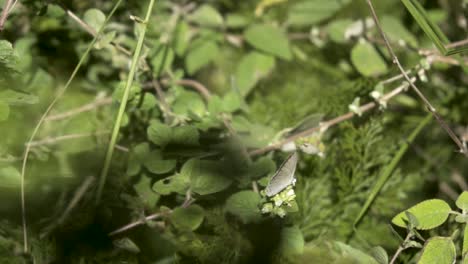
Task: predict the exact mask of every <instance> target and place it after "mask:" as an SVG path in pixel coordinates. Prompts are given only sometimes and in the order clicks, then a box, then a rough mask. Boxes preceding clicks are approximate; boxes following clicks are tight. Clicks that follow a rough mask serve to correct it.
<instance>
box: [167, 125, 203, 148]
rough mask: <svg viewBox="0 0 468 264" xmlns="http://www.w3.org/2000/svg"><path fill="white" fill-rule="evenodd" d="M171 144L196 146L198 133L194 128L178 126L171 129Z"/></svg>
mask: <svg viewBox="0 0 468 264" xmlns="http://www.w3.org/2000/svg"><path fill="white" fill-rule="evenodd" d="M172 130H173V131H172V143H175V144H178V145H184V146H197V145H198V144H199V143H198V140H199V137H200V133H199V132H198V129H197V128H196V127H194V126H189V125H187V126H179V127H174V128H173V129H172Z"/></svg>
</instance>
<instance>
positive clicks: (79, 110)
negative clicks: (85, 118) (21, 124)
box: [45, 97, 112, 121]
mask: <svg viewBox="0 0 468 264" xmlns="http://www.w3.org/2000/svg"><path fill="white" fill-rule="evenodd" d="M111 103H112V98H110V97H105V98H98V99H96V100H95V101H94V102H92V103H89V104H85V105H83V106H80V107H78V108H75V109H71V110H69V111H67V112H65V113H60V114H56V115H51V116H48V117H47V118H46V119H45V121H57V120H62V119H66V118H69V117H71V116H74V115H77V114H80V113H83V112H88V111H91V110H93V109H95V108H98V107H100V106H104V105H109V104H111Z"/></svg>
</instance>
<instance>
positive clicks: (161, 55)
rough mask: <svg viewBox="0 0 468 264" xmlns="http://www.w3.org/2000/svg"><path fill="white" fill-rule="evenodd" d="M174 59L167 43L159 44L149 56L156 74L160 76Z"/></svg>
mask: <svg viewBox="0 0 468 264" xmlns="http://www.w3.org/2000/svg"><path fill="white" fill-rule="evenodd" d="M173 61H174V51H173V50H172V48H171V47H169V46H167V45H161V46H159V48H158V49H157V51H156V53H155V54H154V55H153V57H152V58H151V65H152V66H153V71H154V73H155V74H156V76H160V75H161V74H163V73H164V72H166V71H167V70H169V69H170V67H171V65H172V62H173Z"/></svg>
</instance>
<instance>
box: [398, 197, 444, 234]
mask: <svg viewBox="0 0 468 264" xmlns="http://www.w3.org/2000/svg"><path fill="white" fill-rule="evenodd" d="M451 210H452V209H451V208H450V206H449V205H448V204H447V203H446V202H445V201H443V200H440V199H431V200H426V201H423V202H421V203H419V204H417V205H415V206H413V207H411V208H409V209H408V210H407V211H409V212H410V213H411V214H413V215H414V216H415V217H416V219H417V220H418V223H417V226H415V228H416V229H420V230H427V229H432V228H435V227H438V226H440V225H442V224H443V223H444V222H445V221H446V220H447V218H448V216H449V214H450V211H451ZM407 222H408V217H407V215H406V214H405V212H401V213H399V214H398V215H397V216H395V217H394V218H393V219H392V223H393V224H395V225H397V226H400V227H406V223H407Z"/></svg>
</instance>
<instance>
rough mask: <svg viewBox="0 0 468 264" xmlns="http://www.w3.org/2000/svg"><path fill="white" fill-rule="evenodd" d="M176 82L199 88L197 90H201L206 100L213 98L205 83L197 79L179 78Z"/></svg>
mask: <svg viewBox="0 0 468 264" xmlns="http://www.w3.org/2000/svg"><path fill="white" fill-rule="evenodd" d="M175 84H178V85H183V86H188V87H191V88H193V89H195V90H197V92H199V93H200V94H201V95H202V96H203V98H204V99H205V100H206V101H208V100H209V99H210V98H211V93H210V91H209V90H208V89H207V88H206V87H205V86H204V85H203V84H201V83H199V82H197V81H195V80H189V79H182V80H177V81H176V82H175Z"/></svg>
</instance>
